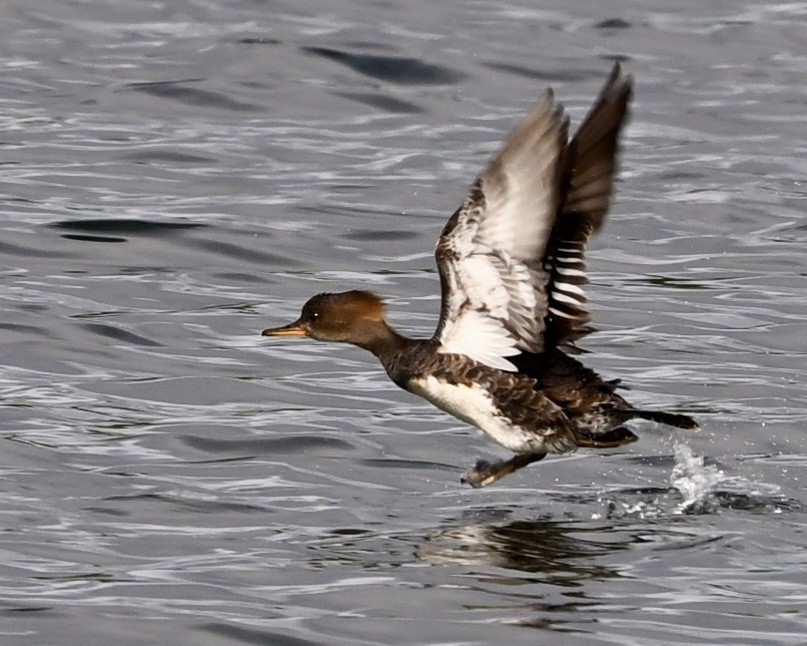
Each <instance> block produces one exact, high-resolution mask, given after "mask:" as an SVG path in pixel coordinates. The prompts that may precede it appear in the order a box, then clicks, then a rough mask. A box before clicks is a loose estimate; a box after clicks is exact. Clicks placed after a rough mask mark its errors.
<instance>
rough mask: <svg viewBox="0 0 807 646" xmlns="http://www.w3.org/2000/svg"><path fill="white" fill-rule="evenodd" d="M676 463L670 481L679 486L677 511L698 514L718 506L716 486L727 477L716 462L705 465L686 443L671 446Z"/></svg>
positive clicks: (677, 487) (713, 509)
mask: <svg viewBox="0 0 807 646" xmlns="http://www.w3.org/2000/svg"><path fill="white" fill-rule="evenodd" d="M673 448H674V455H675V466H674V467H673V470H672V473H671V474H670V484H672V486H673V487H675V488H676V489H678V491H679V492H680V493H681V495H682V496H683V497H684V500H683V501H682V502H681V503H679V505H678V506H677V507H676V509H675V513H678V514H692V513H695V514H698V513H709V512H711V511H715V510H716V509H717V508H718V507H719V503H718V500H717V497H716V496H715V492H716V488H717V486H718V485H720V484H721V483H723V482H725V481H726V480H727V478H726V475H725V473H724V472H723V471H722V470H721V469H718V468H717V467H716V466H715V465H713V464H709V465H707V464H706V463H705V462H704V459H703V456H697V455H695V454H694V453H693V451H692V449H690V448H689V447H688V446H687V445H686V444H683V443H682V442H676V443H675V445H674V447H673Z"/></svg>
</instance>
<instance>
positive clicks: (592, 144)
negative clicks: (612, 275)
mask: <svg viewBox="0 0 807 646" xmlns="http://www.w3.org/2000/svg"><path fill="white" fill-rule="evenodd" d="M631 94H632V79H631V78H630V77H623V76H622V75H621V69H620V67H619V64H618V63H617V64H616V65H615V66H614V69H613V71H612V72H611V76H610V77H609V78H608V81H607V82H606V83H605V86H604V87H603V89H602V91H601V92H600V96H599V98H598V99H597V102H596V103H595V104H594V107H593V108H592V109H591V111H590V112H589V113H588V115H587V116H586V118H585V120H584V121H583V123H582V124H581V126H580V128H579V129H578V130H577V134H575V136H574V138H573V139H572V141H571V142H570V143H569V146H568V147H567V149H566V151H565V153H564V155H563V160H562V170H561V173H562V175H561V194H562V195H563V198H562V204H561V207H560V213H559V215H558V218H557V222H556V224H555V227H554V228H553V230H552V235H551V236H550V239H549V244H548V245H547V249H546V255H545V257H544V261H543V267H544V270H545V271H546V272H547V274H548V275H549V282H548V284H547V288H546V293H547V297H548V311H547V313H546V322H545V330H546V337H547V339H546V340H547V343H548V344H552V345H567V346H569V345H571V344H572V343H573V342H574V341H575V340H577V339H579V338H581V337H582V336H585V335H586V334H588V333H589V332H591V330H592V328H591V327H590V326H589V323H590V321H591V314H590V312H589V310H588V305H587V299H586V294H585V292H584V291H583V288H584V286H585V285H586V284H587V283H588V275H587V273H586V263H585V251H586V245H587V244H588V241H589V239H590V238H591V236H592V235H593V234H594V233H596V232H597V231H598V230H599V229H600V227H601V226H602V224H603V222H604V221H605V215H606V213H607V212H608V207H609V204H610V201H611V195H612V194H613V186H614V175H615V174H616V170H617V154H618V149H619V134H620V132H621V131H622V127H623V126H624V124H625V121H626V118H627V116H628V103H629V102H630V98H631Z"/></svg>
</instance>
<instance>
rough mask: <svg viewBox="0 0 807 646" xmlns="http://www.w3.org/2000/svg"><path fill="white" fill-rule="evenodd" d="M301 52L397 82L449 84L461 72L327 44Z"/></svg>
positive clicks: (404, 58) (410, 59) (402, 83)
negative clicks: (331, 47)
mask: <svg viewBox="0 0 807 646" xmlns="http://www.w3.org/2000/svg"><path fill="white" fill-rule="evenodd" d="M302 49H303V51H304V52H308V53H309V54H315V55H316V56H322V57H323V58H327V59H329V60H332V61H336V62H337V63H341V64H342V65H345V66H347V67H349V68H350V69H352V70H354V71H356V72H358V73H359V74H363V75H364V76H369V77H370V78H374V79H379V80H382V81H387V82H389V83H398V84H400V85H451V84H454V83H458V82H459V81H462V80H463V79H464V78H465V74H463V73H462V72H457V71H455V70H450V69H448V68H446V67H443V66H440V65H434V64H432V63H424V62H423V61H421V60H418V59H417V58H406V57H403V56H378V55H372V54H351V53H348V52H343V51H339V50H338V49H330V48H328V47H303V48H302Z"/></svg>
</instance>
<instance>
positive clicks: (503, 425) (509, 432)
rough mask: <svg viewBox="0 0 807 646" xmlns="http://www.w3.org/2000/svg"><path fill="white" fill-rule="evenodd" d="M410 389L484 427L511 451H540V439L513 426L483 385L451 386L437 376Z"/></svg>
mask: <svg viewBox="0 0 807 646" xmlns="http://www.w3.org/2000/svg"><path fill="white" fill-rule="evenodd" d="M408 389H409V390H410V391H411V392H413V393H415V394H416V395H420V396H421V397H423V399H426V400H428V401H430V402H431V403H432V404H434V405H435V406H437V408H439V409H441V410H444V411H445V412H446V413H450V414H451V415H453V416H454V417H457V418H459V419H461V420H462V421H464V422H468V423H469V424H473V425H474V426H476V427H478V428H481V429H482V430H483V431H484V432H485V433H487V434H488V435H489V436H490V438H491V439H492V440H494V441H495V442H498V443H499V444H501V445H502V446H503V447H505V448H507V449H510V450H511V451H514V452H516V453H520V452H524V451H537V450H540V443H541V442H540V439H541V438H540V436H539V435H537V434H535V433H528V432H527V431H525V430H524V429H523V428H521V427H520V426H513V425H512V424H511V423H510V422H509V421H508V420H507V419H506V418H505V417H503V416H502V414H501V413H500V412H499V411H498V409H497V408H496V406H495V405H494V404H493V400H492V398H491V396H490V393H488V392H487V391H486V390H485V389H484V388H481V387H480V386H477V385H471V386H465V385H459V384H448V383H446V382H444V381H440V380H439V379H436V378H435V377H425V378H422V379H412V380H411V381H410V382H409V383H408ZM536 440H537V442H536ZM536 444H537V446H531V445H536Z"/></svg>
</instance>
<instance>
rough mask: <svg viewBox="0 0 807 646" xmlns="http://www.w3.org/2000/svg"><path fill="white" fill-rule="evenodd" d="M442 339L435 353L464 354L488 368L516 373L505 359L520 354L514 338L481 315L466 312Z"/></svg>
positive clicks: (484, 315)
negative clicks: (443, 339)
mask: <svg viewBox="0 0 807 646" xmlns="http://www.w3.org/2000/svg"><path fill="white" fill-rule="evenodd" d="M444 338H445V339H446V340H445V341H444V342H443V343H442V344H441V345H440V347H439V348H438V350H437V351H438V352H442V353H445V354H464V355H465V356H467V357H470V358H471V359H473V360H474V361H478V362H479V363H484V364H485V365H486V366H490V367H491V368H498V369H499V370H506V371H508V372H515V371H516V367H515V366H514V365H513V363H512V362H510V361H508V360H507V359H505V357H512V356H513V355H516V354H518V353H519V352H521V350H519V349H518V348H517V347H516V339H515V338H514V337H513V335H511V334H510V333H509V332H508V331H507V330H506V329H505V328H504V326H503V325H502V324H501V323H500V322H499V321H497V320H495V319H492V318H490V316H487V315H486V314H484V313H482V312H477V311H474V310H469V311H467V312H466V313H465V314H464V315H463V316H462V319H461V320H460V321H457V322H455V323H454V324H449V325H447V326H446V330H445V335H444Z"/></svg>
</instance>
